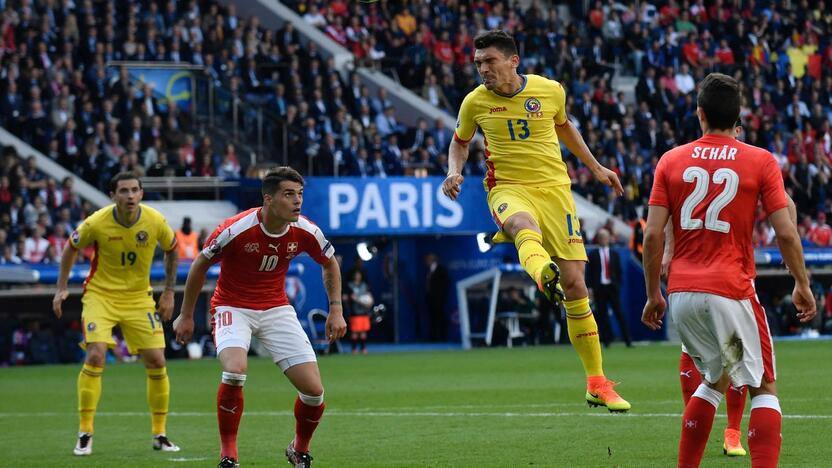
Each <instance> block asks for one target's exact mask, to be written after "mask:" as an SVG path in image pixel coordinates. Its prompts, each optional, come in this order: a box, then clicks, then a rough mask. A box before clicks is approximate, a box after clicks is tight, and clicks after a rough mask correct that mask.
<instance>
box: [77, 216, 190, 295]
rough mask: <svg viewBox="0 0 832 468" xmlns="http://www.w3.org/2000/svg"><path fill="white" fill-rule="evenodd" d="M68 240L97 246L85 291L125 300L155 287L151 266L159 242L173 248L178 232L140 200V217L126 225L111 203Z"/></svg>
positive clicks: (84, 245)
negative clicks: (151, 284)
mask: <svg viewBox="0 0 832 468" xmlns="http://www.w3.org/2000/svg"><path fill="white" fill-rule="evenodd" d="M69 242H70V243H71V244H72V246H73V247H75V248H76V249H83V248H84V247H86V246H88V245H90V244H92V245H94V246H95V255H94V257H93V259H92V264H91V265H90V272H89V274H88V275H87V280H86V281H85V282H84V291H85V292H94V293H96V294H101V295H104V296H105V297H108V298H111V299H115V300H121V301H124V300H126V299H131V298H135V297H137V296H142V295H144V296H147V294H148V293H150V292H152V291H153V289H152V288H151V287H150V266H151V264H152V263H153V254H154V252H155V250H156V245H157V244H159V245H161V246H162V249H164V250H165V251H170V250H172V249H173V248H175V247H176V236H175V235H174V233H173V229H171V227H170V226H169V225H168V223H167V221H165V217H164V216H163V215H162V214H161V213H159V212H158V211H156V210H155V209H153V208H151V207H149V206H146V205H143V204H139V217H138V219H137V220H136V222H135V223H133V225H132V226H125V225H123V224H121V223H120V222H119V221H118V220H117V219H116V206H115V205H109V206H106V207H104V208H101V209H100V210H98V211H96V212H95V213H93V214H91V215H90V216H88V217H87V219H85V220H84V222H83V223H82V224H81V226H79V227H78V229H76V230H75V231H73V232H72V234H71V235H70V236H69Z"/></svg>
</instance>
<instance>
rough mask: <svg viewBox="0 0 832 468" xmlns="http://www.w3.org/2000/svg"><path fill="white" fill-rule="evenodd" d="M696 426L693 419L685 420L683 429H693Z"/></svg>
mask: <svg viewBox="0 0 832 468" xmlns="http://www.w3.org/2000/svg"><path fill="white" fill-rule="evenodd" d="M696 426H697V421H696V420H695V419H686V420H685V427H686V428H688V429H695V428H696Z"/></svg>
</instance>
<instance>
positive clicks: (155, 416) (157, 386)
mask: <svg viewBox="0 0 832 468" xmlns="http://www.w3.org/2000/svg"><path fill="white" fill-rule="evenodd" d="M145 371H147V404H148V405H149V406H150V418H151V421H152V426H153V435H158V434H164V433H165V424H166V423H167V419H168V403H169V401H170V380H168V369H167V368H166V367H162V368H159V369H145Z"/></svg>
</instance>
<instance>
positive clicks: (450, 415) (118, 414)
mask: <svg viewBox="0 0 832 468" xmlns="http://www.w3.org/2000/svg"><path fill="white" fill-rule="evenodd" d="M600 411H602V410H601V409H599V410H596V412H583V413H582V412H535V413H518V412H458V411H454V412H434V411H411V412H404V411H338V410H331V411H327V413H326V415H327V416H328V417H339V416H346V417H393V418H396V417H403V418H406V417H428V418H463V417H464V418H478V417H499V418H556V417H584V416H588V417H612V418H680V417H681V416H682V415H681V414H680V413H637V412H636V413H633V412H631V413H618V414H616V413H609V412H600ZM244 414H245V415H246V416H267V417H276V416H281V417H282V416H293V415H294V413H293V412H291V411H246V412H245V413H244ZM69 415H75V413H70V412H39V413H0V417H9V418H15V417H54V416H69ZM169 415H170V416H172V417H212V418H213V417H216V413H215V412H195V411H191V412H171V413H170V414H169ZM96 416H102V417H107V416H116V417H144V416H147V413H146V412H139V411H132V412H131V411H124V412H106V411H105V412H100V413H96ZM716 417H717V418H725V417H726V416H725V415H722V414H718V415H716ZM783 419H832V414H784V415H783Z"/></svg>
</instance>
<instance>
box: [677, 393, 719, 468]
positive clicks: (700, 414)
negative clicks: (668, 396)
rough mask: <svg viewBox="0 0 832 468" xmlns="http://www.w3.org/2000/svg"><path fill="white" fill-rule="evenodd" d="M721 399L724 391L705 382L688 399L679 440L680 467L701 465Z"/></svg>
mask: <svg viewBox="0 0 832 468" xmlns="http://www.w3.org/2000/svg"><path fill="white" fill-rule="evenodd" d="M720 401H722V393H721V392H720V391H718V390H715V389H714V388H712V387H710V386H708V385H706V384H704V383H703V384H700V385H699V388H697V389H696V391H695V392H694V393H693V396H692V397H691V399H690V400H688V404H687V405H685V414H684V415H683V416H682V437H681V439H680V440H679V466H680V467H698V466H699V463H700V462H701V461H702V454H703V453H704V452H705V446H706V445H707V444H708V437H709V436H710V434H711V428H712V427H713V424H714V415H715V414H716V409H717V408H719V402H720Z"/></svg>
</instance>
